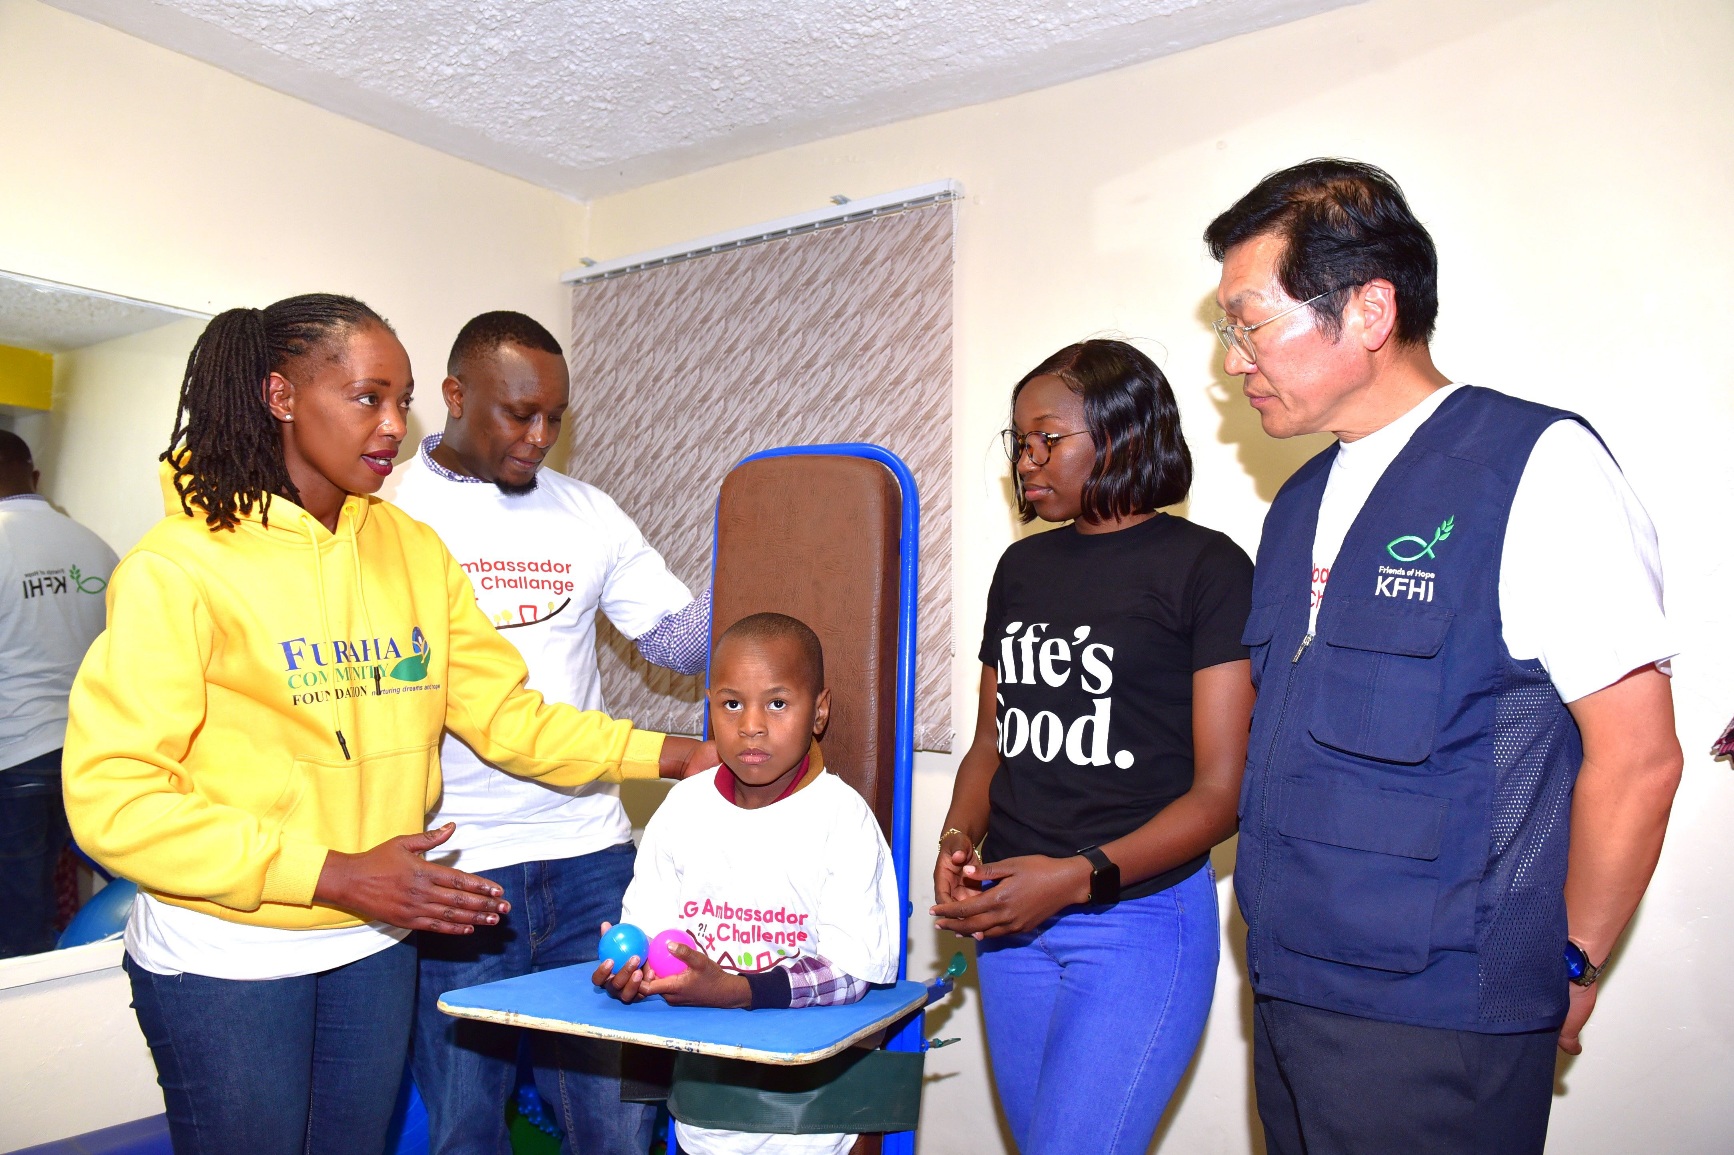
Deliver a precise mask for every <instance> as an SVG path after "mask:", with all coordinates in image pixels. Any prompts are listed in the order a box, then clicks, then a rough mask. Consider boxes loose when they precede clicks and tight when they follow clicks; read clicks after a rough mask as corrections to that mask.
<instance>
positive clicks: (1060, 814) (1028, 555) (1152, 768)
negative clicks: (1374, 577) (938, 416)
mask: <svg viewBox="0 0 1734 1155" xmlns="http://www.w3.org/2000/svg"><path fill="white" fill-rule="evenodd" d="M1251 599H1252V562H1251V561H1250V560H1249V559H1248V558H1247V556H1246V553H1245V551H1243V550H1242V549H1241V548H1240V547H1239V546H1237V545H1235V544H1234V542H1233V541H1232V540H1230V539H1229V538H1228V537H1227V536H1226V535H1224V534H1221V533H1217V532H1216V531H1215V530H1211V529H1205V528H1204V527H1203V526H1198V525H1194V524H1192V523H1191V522H1189V521H1187V520H1185V519H1184V518H1179V517H1173V516H1170V515H1168V514H1158V515H1157V516H1155V517H1153V518H1151V519H1150V520H1148V521H1145V522H1141V523H1139V524H1138V525H1135V526H1132V527H1131V528H1129V529H1122V530H1117V531H1115V532H1113V533H1102V534H1082V533H1078V532H1077V530H1076V529H1074V528H1073V527H1071V526H1066V527H1063V528H1060V529H1056V530H1052V531H1050V532H1047V533H1040V534H1036V535H1035V536H1033V537H1027V538H1024V539H1023V540H1022V541H1019V542H1016V543H1014V544H1013V545H1012V546H1011V547H1010V548H1009V549H1007V550H1006V551H1005V553H1004V554H1003V555H1002V556H1001V557H1000V560H999V568H998V569H996V570H995V571H994V575H993V585H992V586H991V587H990V588H989V590H988V595H987V624H986V628H985V630H984V631H983V635H982V642H981V660H982V662H983V664H985V665H989V666H993V667H994V668H995V670H996V672H997V674H998V677H999V705H998V710H997V715H998V721H999V751H1000V766H999V769H998V770H997V771H996V772H995V773H994V776H993V784H992V787H991V788H990V790H989V794H988V797H989V801H990V802H991V804H992V810H991V813H990V816H989V819H988V833H987V849H986V856H987V858H988V859H989V860H990V861H992V860H996V859H1001V858H1010V857H1013V856H1014V855H1020V854H1048V855H1054V856H1058V857H1065V856H1068V855H1072V854H1076V853H1077V852H1078V851H1079V850H1080V849H1082V848H1084V847H1086V846H1095V845H1098V844H1100V843H1103V842H1109V841H1112V840H1113V839H1115V838H1119V837H1121V836H1122V835H1125V834H1128V833H1130V832H1131V831H1133V830H1136V829H1137V828H1138V827H1140V826H1142V825H1143V824H1144V823H1146V822H1148V821H1149V820H1150V819H1151V818H1152V817H1154V816H1155V815H1156V814H1157V812H1159V811H1160V810H1161V809H1162V808H1163V807H1164V806H1167V805H1168V804H1169V803H1170V802H1172V801H1174V800H1175V799H1176V798H1178V797H1180V796H1181V795H1182V794H1184V793H1186V792H1187V791H1188V790H1190V789H1191V788H1192V675H1193V673H1194V672H1195V671H1197V670H1202V669H1204V668H1206V667H1208V666H1215V665H1219V664H1220V663H1222V662H1234V661H1239V660H1240V659H1242V658H1245V657H1246V656H1247V655H1246V648H1245V647H1244V646H1242V645H1241V644H1240V635H1241V632H1242V631H1243V630H1244V629H1245V626H1246V615H1247V612H1248V609H1249V607H1250V606H1251ZM1203 864H1204V856H1202V855H1201V856H1200V857H1198V858H1196V859H1194V860H1192V861H1191V862H1188V863H1185V864H1183V865H1181V866H1178V867H1175V868H1174V869H1173V870H1170V871H1168V872H1166V873H1164V874H1160V875H1158V876H1156V877H1155V878H1151V879H1146V880H1145V881H1143V882H1140V883H1136V884H1133V885H1129V886H1127V887H1125V888H1124V889H1123V890H1122V892H1121V896H1122V897H1124V898H1140V897H1142V896H1144V895H1147V894H1154V893H1156V892H1157V891H1159V890H1164V889H1166V888H1167V887H1170V886H1172V885H1174V884H1175V883H1176V882H1179V881H1180V880H1182V879H1184V878H1187V877H1189V876H1190V875H1191V874H1192V873H1193V871H1195V870H1197V869H1198V868H1199V867H1201V866H1202V865H1203Z"/></svg>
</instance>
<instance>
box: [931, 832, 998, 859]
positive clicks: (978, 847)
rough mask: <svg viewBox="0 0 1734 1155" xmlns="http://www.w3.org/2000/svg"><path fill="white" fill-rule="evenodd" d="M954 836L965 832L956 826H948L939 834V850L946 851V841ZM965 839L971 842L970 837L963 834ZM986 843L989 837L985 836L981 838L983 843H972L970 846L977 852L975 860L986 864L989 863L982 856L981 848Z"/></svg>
mask: <svg viewBox="0 0 1734 1155" xmlns="http://www.w3.org/2000/svg"><path fill="white" fill-rule="evenodd" d="M953 834H963V831H961V830H959V829H958V828H957V827H955V826H947V827H946V828H945V829H944V830H942V831H940V832H939V849H941V850H944V849H945V840H946V839H947V838H950V837H951V836H952V835H953ZM963 838H964V841H965V842H969V835H967V834H963ZM986 841H987V835H985V834H984V835H982V836H981V842H970V844H969V848H970V849H971V850H973V851H975V860H976V861H977V862H980V863H984V864H985V863H986V862H987V859H985V858H983V857H982V856H981V848H982V844H983V843H985V842H986Z"/></svg>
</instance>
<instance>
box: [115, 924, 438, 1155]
mask: <svg viewBox="0 0 1734 1155" xmlns="http://www.w3.org/2000/svg"><path fill="white" fill-rule="evenodd" d="M123 965H124V966H125V967H126V973H127V975H128V976H129V977H131V979H132V1005H133V1009H134V1010H135V1011H137V1012H138V1023H139V1026H140V1027H141V1028H142V1029H143V1030H144V1037H145V1042H146V1043H148V1044H149V1045H150V1049H151V1058H152V1059H154V1060H155V1061H156V1066H157V1082H158V1083H159V1084H161V1085H162V1089H163V1102H164V1104H165V1105H166V1106H167V1107H168V1116H169V1135H170V1137H171V1138H172V1139H173V1141H174V1145H175V1155H237V1153H238V1152H243V1151H244V1152H246V1153H247V1155H379V1153H380V1152H381V1151H382V1150H384V1148H385V1131H386V1126H387V1124H389V1123H390V1121H391V1112H392V1107H393V1106H394V1105H395V1104H396V1102H397V1091H398V1087H399V1086H401V1085H402V1083H403V1064H404V1058H405V1056H406V1054H407V1052H408V1047H409V1025H410V1015H411V1013H412V1011H413V1006H414V1001H415V950H414V948H413V947H411V946H410V945H409V944H408V943H407V942H405V943H399V944H397V945H396V946H393V947H388V948H386V949H385V950H382V951H380V952H379V953H377V954H373V955H369V956H368V957H367V958H364V959H361V960H359V961H357V962H352V963H350V964H349V965H347V966H341V967H337V968H335V969H333V970H329V971H325V972H323V973H321V974H314V975H303V976H300V977H296V978H287V979H261V980H258V981H249V982H243V981H238V980H235V979H213V978H207V977H205V976H204V975H191V974H182V975H159V974H153V973H151V972H150V971H147V970H145V969H144V968H143V967H140V966H138V965H136V964H135V963H134V962H133V961H132V959H131V958H130V957H129V958H127V959H126V960H125V963H124V964H123Z"/></svg>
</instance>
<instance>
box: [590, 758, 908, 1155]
mask: <svg viewBox="0 0 1734 1155" xmlns="http://www.w3.org/2000/svg"><path fill="white" fill-rule="evenodd" d="M623 905H624V913H623V914H622V916H621V917H622V919H623V920H624V921H626V922H629V923H632V924H633V925H634V926H636V927H638V928H639V929H640V930H642V931H644V933H645V934H647V935H650V936H653V937H654V936H655V935H657V934H659V933H661V932H662V931H664V930H668V929H670V928H673V927H679V928H680V929H682V930H685V931H686V932H687V933H688V934H690V935H692V937H693V939H694V940H695V941H696V942H697V943H698V944H699V947H700V949H702V950H703V951H704V952H705V953H706V954H707V955H709V956H710V957H711V958H713V959H715V960H716V961H717V962H718V963H719V964H721V965H722V967H723V968H724V969H726V970H732V971H737V972H742V973H747V972H752V971H761V970H765V969H766V968H768V967H772V966H775V965H777V963H778V962H779V961H786V960H788V959H790V958H793V957H795V956H798V955H803V954H809V955H821V956H823V957H824V958H827V959H829V960H830V961H831V962H832V963H834V964H836V966H837V967H838V968H840V969H841V970H843V971H845V972H846V973H848V974H850V975H853V976H854V977H856V978H858V979H865V980H866V981H868V982H870V983H887V982H891V981H892V980H894V979H895V978H896V977H897V956H898V949H899V946H900V942H899V940H900V938H901V935H902V920H901V919H900V918H899V917H898V913H897V871H896V869H895V868H894V867H893V866H892V863H891V851H890V849H889V848H888V847H887V846H886V845H885V836H884V835H883V834H882V833H881V832H880V829H879V822H878V820H877V819H876V818H874V817H873V812H872V811H871V810H869V809H868V807H867V803H866V802H865V801H864V800H863V799H862V797H861V796H860V795H859V794H857V793H856V792H855V790H854V788H853V787H851V786H850V785H849V784H848V783H846V782H844V781H843V780H842V779H840V778H838V777H836V776H835V775H833V774H831V773H829V772H828V771H821V772H820V773H819V775H818V776H817V777H815V778H814V779H813V780H812V781H811V782H809V783H808V784H807V785H806V786H804V787H802V788H801V789H799V790H797V791H795V793H793V794H791V795H789V796H788V797H787V798H784V799H782V800H781V801H778V802H773V803H772V804H771V805H769V806H764V807H760V808H759V809H757V810H745V809H742V808H741V807H739V806H736V805H735V804H734V803H733V802H731V801H729V800H728V799H726V798H724V797H723V796H722V794H721V792H719V791H718V789H717V785H716V771H715V770H707V771H705V772H704V773H702V774H696V775H694V776H693V777H691V778H687V779H685V780H684V781H681V782H679V783H677V784H676V785H675V786H674V788H673V789H671V790H670V791H669V792H668V797H667V798H665V799H664V800H663V803H662V805H661V806H660V807H658V808H657V811H656V813H655V814H654V815H652V816H651V819H650V824H649V825H648V826H646V827H645V830H644V836H643V839H642V840H641V841H640V843H639V847H638V860H637V863H636V865H635V866H634V869H633V875H632V885H631V886H629V887H627V888H626V899H625V902H624V904H623ZM676 1132H677V1134H678V1136H679V1139H680V1148H681V1150H682V1151H690V1152H693V1153H694V1155H746V1153H749V1152H753V1153H759V1152H762V1153H767V1155H768V1153H770V1152H800V1153H802V1155H810V1153H811V1155H818V1153H825V1155H843V1153H844V1152H847V1151H848V1150H849V1147H850V1145H851V1144H852V1143H853V1142H854V1138H855V1137H854V1136H853V1135H754V1134H746V1133H743V1132H738V1131H713V1130H708V1129H703V1128H698V1127H688V1126H686V1125H685V1124H682V1123H677V1124H676Z"/></svg>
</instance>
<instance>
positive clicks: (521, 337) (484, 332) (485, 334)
mask: <svg viewBox="0 0 1734 1155" xmlns="http://www.w3.org/2000/svg"><path fill="white" fill-rule="evenodd" d="M501 345H521V346H523V347H524V348H526V349H538V350H540V351H542V352H543V353H553V354H555V355H557V356H562V357H563V356H565V355H566V350H564V349H562V348H561V347H560V342H559V341H556V340H555V339H554V334H552V333H550V332H548V330H547V328H546V327H545V326H544V325H543V324H542V323H541V322H540V321H538V320H536V318H534V317H527V316H525V315H524V314H523V313H514V312H511V311H510V310H508V309H499V310H496V311H495V312H492V313H483V314H482V315H481V316H479V317H471V318H470V320H469V321H468V322H467V323H466V324H465V325H464V327H463V328H462V329H459V330H458V339H457V340H455V341H453V342H452V353H451V356H449V357H447V358H446V373H447V374H448V375H449V376H452V377H459V376H462V373H461V370H462V369H463V367H464V365H465V363H467V362H468V361H469V360H470V359H471V358H472V357H480V356H483V355H485V354H488V353H492V352H493V351H494V350H495V349H498V348H499V347H500V346H501Z"/></svg>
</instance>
